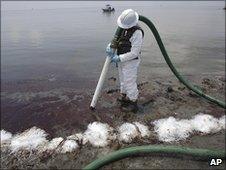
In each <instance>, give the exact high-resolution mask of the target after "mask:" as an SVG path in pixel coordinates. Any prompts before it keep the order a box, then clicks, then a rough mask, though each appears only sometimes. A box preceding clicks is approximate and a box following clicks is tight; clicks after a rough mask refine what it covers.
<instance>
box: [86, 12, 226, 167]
mask: <svg viewBox="0 0 226 170" xmlns="http://www.w3.org/2000/svg"><path fill="white" fill-rule="evenodd" d="M139 20H140V21H142V22H144V23H145V24H146V25H147V26H148V27H149V28H150V30H151V31H152V33H153V34H154V37H155V39H156V41H157V43H158V45H159V48H160V50H161V52H162V55H163V57H164V59H165V60H166V63H167V64H168V66H169V67H170V69H171V71H172V72H173V73H174V75H175V76H176V77H177V78H178V79H179V81H180V82H181V83H183V84H184V85H185V86H186V87H187V88H189V89H190V90H192V91H193V92H195V93H196V94H198V95H199V96H201V97H203V98H205V99H207V100H209V101H211V102H213V103H215V104H217V105H218V106H220V107H222V108H226V106H225V103H224V102H223V101H220V100H217V99H215V98H213V97H211V96H209V95H207V94H205V93H204V92H203V91H201V90H200V89H198V88H196V87H195V86H194V85H192V84H191V83H190V82H188V81H187V80H185V79H184V78H183V77H182V76H181V75H180V73H179V72H178V71H177V69H176V68H175V67H174V65H173V63H172V62H171V60H170V58H169V56H168V54H167V52H166V49H165V47H164V45H163V43H162V40H161V37H160V35H159V33H158V31H157V29H156V28H155V26H154V24H153V23H152V22H151V21H150V20H149V19H148V18H146V17H144V16H141V15H139ZM121 32H122V29H121V28H120V27H118V29H117V31H116V33H115V36H114V39H113V40H112V42H111V47H112V48H114V49H116V48H117V40H118V37H119V36H120V34H121ZM141 153H165V154H185V155H190V156H193V157H199V158H201V159H207V160H208V159H210V158H224V159H225V152H224V151H216V150H208V149H192V148H186V147H177V146H161V145H160V146H159V145H157V146H154V145H148V146H137V147H130V148H125V149H121V150H118V151H116V152H113V153H111V154H109V155H107V156H106V155H105V156H104V157H103V158H100V159H97V160H95V161H93V162H92V163H90V164H89V165H87V166H86V167H85V168H84V169H97V168H100V167H102V166H104V165H106V164H108V163H110V162H114V161H116V160H120V159H123V158H125V157H129V156H132V155H138V154H141Z"/></svg>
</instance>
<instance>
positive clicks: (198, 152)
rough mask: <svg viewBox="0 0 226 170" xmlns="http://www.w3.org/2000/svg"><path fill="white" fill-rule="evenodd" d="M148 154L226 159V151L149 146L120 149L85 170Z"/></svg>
mask: <svg viewBox="0 0 226 170" xmlns="http://www.w3.org/2000/svg"><path fill="white" fill-rule="evenodd" d="M146 153H161V154H177V155H178V154H179V155H181V154H183V155H188V156H193V157H197V158H201V159H202V160H210V159H211V158H221V159H225V152H224V151H216V150H208V149H192V148H187V147H177V146H161V145H148V146H136V147H130V148H125V149H120V150H118V151H115V152H112V153H110V154H109V155H105V156H104V157H102V158H99V159H97V160H95V161H93V162H91V163H90V164H89V165H87V166H86V167H85V168H84V170H88V169H98V168H101V167H102V166H104V165H107V164H108V163H111V162H114V161H117V160H120V159H123V158H126V157H129V156H133V155H138V154H146Z"/></svg>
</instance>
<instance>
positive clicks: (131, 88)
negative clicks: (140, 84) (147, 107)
mask: <svg viewBox="0 0 226 170" xmlns="http://www.w3.org/2000/svg"><path fill="white" fill-rule="evenodd" d="M139 63H140V60H139V59H138V60H132V61H128V62H127V63H125V65H123V67H122V73H123V78H124V79H123V80H124V86H125V88H126V95H127V97H128V98H129V102H128V104H127V105H125V107H124V108H123V110H124V111H129V112H131V111H132V112H136V111H137V110H138V107H137V99H138V94H139V92H138V89H137V72H138V66H139Z"/></svg>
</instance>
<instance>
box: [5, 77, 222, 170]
mask: <svg viewBox="0 0 226 170" xmlns="http://www.w3.org/2000/svg"><path fill="white" fill-rule="evenodd" d="M189 79H192V80H193V81H194V82H196V84H197V85H199V86H200V87H201V89H202V90H203V91H204V92H205V93H207V94H210V95H211V96H214V97H216V98H218V99H221V100H225V96H224V94H225V77H223V76H219V75H209V76H208V75H205V76H202V77H201V78H200V77H198V76H193V77H192V78H189ZM107 83H108V84H111V85H112V86H115V87H116V85H117V81H116V79H115V78H114V77H111V78H109V79H108V82H107ZM56 84H57V83H56ZM23 86H27V84H26V83H25V84H22V85H21V84H19V85H18V84H15V85H12V84H11V85H8V86H7V84H5V85H3V90H2V93H1V100H2V115H1V116H2V122H1V123H2V129H5V130H7V131H10V132H12V133H18V132H22V131H24V130H26V129H28V128H31V127H32V126H37V127H39V128H41V129H44V130H45V131H46V132H47V133H48V134H49V138H53V137H58V136H62V137H67V136H68V135H70V134H72V133H77V132H81V131H84V130H86V128H87V125H88V124H89V123H91V122H94V121H101V122H104V123H108V124H109V125H111V126H112V127H116V126H118V125H120V124H122V123H124V122H133V121H139V122H142V123H144V124H145V125H147V126H148V127H149V128H150V129H152V128H153V127H152V125H151V123H150V122H152V121H153V120H156V119H161V118H167V117H169V116H174V117H176V118H180V119H189V118H191V117H192V116H194V115H196V114H198V113H205V114H209V115H213V116H214V117H216V118H219V117H221V116H223V115H224V114H225V110H224V109H222V108H220V107H219V106H217V105H215V104H213V103H211V102H208V101H207V100H205V99H203V98H201V97H199V96H197V95H196V94H194V93H193V92H191V91H189V90H188V89H187V88H186V87H184V85H182V84H181V83H179V82H178V80H177V79H176V78H175V77H172V78H168V79H163V78H154V79H153V80H152V81H148V82H141V83H139V92H140V97H139V107H140V110H139V112H138V113H136V114H134V113H124V112H122V111H121V110H120V108H119V104H118V102H117V100H116V99H117V97H119V90H118V89H117V88H113V89H112V88H105V89H104V90H103V93H102V96H101V98H100V100H99V102H98V105H97V108H96V110H95V111H91V110H89V103H90V101H91V99H92V94H93V91H92V90H86V91H85V92H84V91H78V90H76V89H74V88H72V87H67V88H60V87H59V88H52V89H48V90H46V89H45V88H43V89H44V90H42V89H40V88H39V89H35V83H34V84H32V83H29V89H32V90H30V91H26V90H23V89H24V88H23ZM15 87H17V88H20V89H21V90H18V89H16V88H15ZM27 89H28V88H27ZM15 113H16V114H15ZM145 144H146V145H147V144H164V145H169V144H168V143H164V142H160V141H159V140H158V139H157V137H156V136H155V135H153V136H151V137H150V138H148V140H137V141H134V142H133V143H132V144H120V145H119V144H114V145H112V146H108V147H105V148H94V147H91V146H89V145H87V146H84V147H81V148H80V149H79V150H78V151H76V152H72V153H66V154H57V153H43V154H37V153H36V152H35V151H34V152H32V153H30V152H26V151H23V152H19V153H17V154H10V153H9V151H7V150H2V152H1V154H2V155H1V166H2V168H3V169H8V168H33V169H37V168H41V169H42V168H44V169H47V168H48V169H53V168H54V169H70V168H71V169H80V168H82V167H84V166H85V165H86V164H88V163H90V162H91V161H92V160H94V159H96V158H98V157H100V156H103V155H105V154H107V153H109V152H111V151H113V150H117V149H119V148H125V147H128V146H136V145H145ZM170 145H179V146H189V147H192V148H209V149H219V150H224V149H225V131H220V132H218V133H214V134H210V135H204V136H203V135H199V134H196V135H192V136H191V137H189V139H187V140H185V141H180V142H177V143H171V144H170ZM224 165H225V164H224ZM224 165H222V166H220V167H218V168H222V169H223V168H224ZM104 168H106V169H112V168H114V169H118V168H120V169H122V168H123V169H125V168H128V169H130V168H143V169H150V168H153V169H157V168H167V169H169V168H171V169H178V168H180V169H197V168H202V169H211V167H210V166H209V164H208V162H200V161H195V160H194V159H190V158H189V159H187V157H179V158H174V157H170V156H168V157H163V156H162V155H156V156H147V155H146V156H144V157H133V158H126V159H124V160H121V161H118V162H115V163H113V164H111V165H108V166H106V167H104Z"/></svg>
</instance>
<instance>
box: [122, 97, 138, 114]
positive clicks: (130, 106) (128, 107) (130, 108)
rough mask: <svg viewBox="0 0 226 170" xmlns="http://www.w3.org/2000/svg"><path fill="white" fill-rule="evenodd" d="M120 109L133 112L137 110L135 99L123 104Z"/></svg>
mask: <svg viewBox="0 0 226 170" xmlns="http://www.w3.org/2000/svg"><path fill="white" fill-rule="evenodd" d="M121 109H122V111H124V112H134V113H136V112H137V111H138V105H137V100H136V101H129V102H127V104H126V105H125V106H122V108H121Z"/></svg>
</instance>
